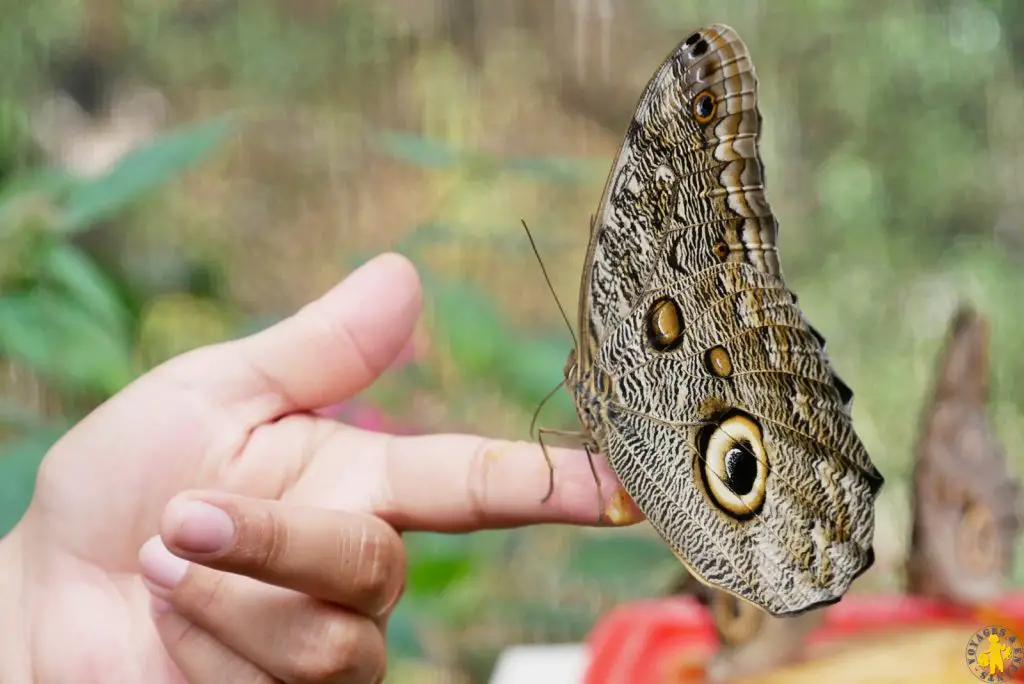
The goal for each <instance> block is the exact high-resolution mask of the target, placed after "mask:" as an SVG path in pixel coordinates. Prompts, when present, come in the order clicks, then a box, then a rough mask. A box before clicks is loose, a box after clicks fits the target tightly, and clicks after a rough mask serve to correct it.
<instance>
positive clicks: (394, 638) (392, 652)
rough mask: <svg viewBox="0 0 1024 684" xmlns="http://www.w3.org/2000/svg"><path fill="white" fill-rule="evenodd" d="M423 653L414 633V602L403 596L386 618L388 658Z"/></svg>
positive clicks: (399, 657) (413, 657)
mask: <svg viewBox="0 0 1024 684" xmlns="http://www.w3.org/2000/svg"><path fill="white" fill-rule="evenodd" d="M424 655H425V654H424V652H423V647H422V646H421V645H420V639H419V636H418V635H417V634H416V602H415V601H413V600H410V599H409V598H405V597H403V598H402V601H401V602H400V603H399V604H398V606H397V607H396V608H395V610H394V611H393V612H392V613H391V616H390V617H389V618H388V659H389V660H391V659H402V658H407V659H418V658H422V657H423V656H424ZM389 669H390V668H389Z"/></svg>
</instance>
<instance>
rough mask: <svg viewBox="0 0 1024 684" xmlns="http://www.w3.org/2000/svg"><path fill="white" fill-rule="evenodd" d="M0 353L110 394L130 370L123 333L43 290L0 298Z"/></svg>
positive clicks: (78, 387)
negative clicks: (118, 332) (119, 333)
mask: <svg viewBox="0 0 1024 684" xmlns="http://www.w3.org/2000/svg"><path fill="white" fill-rule="evenodd" d="M0 353H2V354H7V355H9V356H10V357H12V358H14V359H16V360H18V361H20V362H22V363H23V364H25V365H26V366H27V367H28V368H29V369H30V370H33V371H35V372H36V373H38V374H40V375H42V376H45V377H47V378H49V379H51V380H54V381H55V382H57V383H60V384H61V385H63V386H65V387H67V388H74V389H76V390H80V391H86V392H101V393H104V394H114V393H115V392H117V391H118V390H120V389H121V388H122V387H124V386H125V385H126V384H128V383H129V382H131V380H132V379H133V377H134V375H135V364H134V362H133V360H132V356H131V349H130V347H129V346H128V345H127V344H126V340H125V339H124V338H122V337H120V336H118V335H117V334H116V332H114V331H112V330H110V329H109V328H108V327H105V326H104V325H103V324H102V323H101V322H100V321H98V320H97V319H96V317H95V315H93V314H92V313H91V312H89V311H87V310H86V309H84V308H82V307H81V305H79V304H77V303H75V302H74V301H73V300H69V299H68V298H66V297H61V296H59V295H57V294H55V293H53V292H48V291H46V290H32V291H29V292H23V293H17V294H11V295H8V296H7V297H2V298H0Z"/></svg>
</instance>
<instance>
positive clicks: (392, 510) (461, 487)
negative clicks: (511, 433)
mask: <svg viewBox="0 0 1024 684" xmlns="http://www.w3.org/2000/svg"><path fill="white" fill-rule="evenodd" d="M547 451H548V455H549V456H550V458H551V461H552V463H553V465H554V489H553V491H552V495H551V497H550V498H548V499H547V501H542V499H544V496H545V494H547V491H548V485H549V477H550V471H549V469H548V465H547V462H546V461H545V460H544V453H543V451H542V450H541V447H540V445H539V444H536V443H531V442H507V441H502V440H495V439H486V438H483V437H474V436H469V435H431V436H425V437H394V438H391V439H389V440H388V447H387V449H386V456H385V459H384V464H383V466H384V473H383V476H384V478H385V480H384V481H385V483H386V485H385V486H386V489H385V491H386V492H387V496H386V497H385V498H384V500H382V501H380V502H379V503H378V504H376V505H375V510H374V511H373V513H374V514H376V515H378V516H380V517H381V518H383V519H384V520H386V521H388V522H389V523H390V524H391V525H393V526H394V527H396V528H398V529H402V530H420V531H427V530H430V531H436V532H468V531H473V530H479V529H494V528H502V527H519V526H523V525H531V524H537V523H571V524H578V525H630V524H634V523H638V522H640V521H642V520H643V519H644V517H643V514H642V513H640V511H639V509H637V507H636V504H635V503H633V500H632V499H631V498H630V497H629V495H628V494H626V492H625V490H623V489H622V485H621V484H619V481H618V478H616V476H615V473H614V472H613V471H612V469H611V468H610V467H609V466H608V464H607V462H606V461H605V460H604V459H603V458H602V457H601V456H600V455H597V454H593V455H592V458H593V465H594V468H593V470H592V469H591V465H590V463H589V462H588V460H587V454H586V452H584V451H579V450H575V449H564V448H553V447H548V449H547ZM595 473H596V476H597V477H596V478H595ZM599 482H600V487H598V483H599ZM599 492H600V497H599Z"/></svg>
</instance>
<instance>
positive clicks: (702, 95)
mask: <svg viewBox="0 0 1024 684" xmlns="http://www.w3.org/2000/svg"><path fill="white" fill-rule="evenodd" d="M705 99H710V100H711V112H710V113H708V114H706V115H702V114H701V113H700V111H698V108H699V106H700V103H701V102H702V101H704V100H705ZM690 111H691V112H693V118H695V119H696V120H697V123H699V124H706V123H708V122H709V121H711V120H712V119H714V118H715V113H716V112H718V98H717V97H715V94H714V93H713V92H711V91H710V90H702V91H700V92H699V93H697V97H695V98H693V104H692V105H691V106H690Z"/></svg>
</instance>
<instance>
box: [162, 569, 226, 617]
mask: <svg viewBox="0 0 1024 684" xmlns="http://www.w3.org/2000/svg"><path fill="white" fill-rule="evenodd" d="M190 574H192V576H193V577H192V581H191V582H189V586H188V587H186V590H185V591H183V592H180V593H179V596H178V599H177V600H176V601H175V603H176V605H177V606H178V608H179V610H181V611H182V612H183V613H184V614H185V616H186V617H190V618H193V619H196V618H205V619H206V620H209V619H211V618H215V617H216V616H218V615H221V614H223V613H224V605H225V602H226V601H228V598H229V597H228V595H229V594H230V592H231V587H230V581H229V580H230V575H226V574H223V573H220V572H216V571H212V570H207V569H206V568H193V569H192V570H191V571H190Z"/></svg>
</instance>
